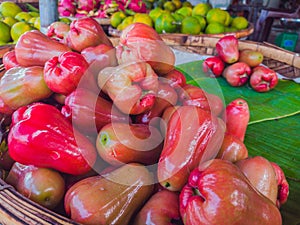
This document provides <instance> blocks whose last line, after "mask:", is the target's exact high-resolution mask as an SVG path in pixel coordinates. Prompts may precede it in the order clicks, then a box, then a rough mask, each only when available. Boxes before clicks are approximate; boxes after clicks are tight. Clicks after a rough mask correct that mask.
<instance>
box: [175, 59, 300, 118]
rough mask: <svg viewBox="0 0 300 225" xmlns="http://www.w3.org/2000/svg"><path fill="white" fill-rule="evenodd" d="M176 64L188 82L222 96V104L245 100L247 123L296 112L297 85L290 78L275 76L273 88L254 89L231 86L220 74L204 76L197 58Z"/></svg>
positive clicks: (299, 88)
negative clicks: (247, 112)
mask: <svg viewBox="0 0 300 225" xmlns="http://www.w3.org/2000/svg"><path fill="white" fill-rule="evenodd" d="M177 68H178V69H179V70H180V71H182V72H183V73H184V74H185V76H186V78H187V82H188V83H190V84H193V85H197V86H200V87H201V88H203V89H204V90H206V91H207V92H209V93H213V94H216V95H218V96H219V97H223V98H224V101H225V103H226V104H228V103H229V102H231V101H232V100H233V99H235V98H238V97H240V98H243V99H245V100H247V102H248V105H249V108H250V122H249V124H252V123H257V122H262V121H266V120H273V119H279V118H282V117H287V116H291V115H295V114H297V113H300V85H299V84H297V83H295V82H293V81H288V80H279V83H278V85H277V86H276V88H275V89H274V90H271V91H269V92H265V93H258V92H256V91H254V90H253V89H252V88H251V87H250V85H249V84H247V85H245V86H242V87H232V86H230V85H228V83H227V82H226V80H225V79H224V78H223V77H219V78H210V77H208V76H207V75H206V74H205V73H203V72H202V61H201V60H200V61H194V62H189V63H185V64H181V65H178V66H177Z"/></svg>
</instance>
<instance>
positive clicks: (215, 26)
mask: <svg viewBox="0 0 300 225" xmlns="http://www.w3.org/2000/svg"><path fill="white" fill-rule="evenodd" d="M224 32H225V26H224V25H223V24H220V23H209V24H208V25H207V26H206V28H205V33H206V34H221V33H224Z"/></svg>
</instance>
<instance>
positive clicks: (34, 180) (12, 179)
mask: <svg viewBox="0 0 300 225" xmlns="http://www.w3.org/2000/svg"><path fill="white" fill-rule="evenodd" d="M5 181H6V182H7V183H8V184H10V185H12V186H14V187H15V188H16V190H17V191H18V192H19V193H21V194H22V195H24V196H25V197H27V198H29V199H31V200H32V201H34V202H36V203H38V204H40V205H42V206H44V207H46V208H48V209H54V208H55V207H56V206H57V205H58V204H59V203H60V202H61V201H62V200H63V197H64V194H65V181H64V179H63V177H62V175H61V174H60V173H58V172H57V171H55V170H52V169H48V168H42V167H36V166H33V165H23V164H20V163H18V162H15V163H14V165H13V167H12V168H11V170H10V171H9V174H8V176H7V178H6V179H5Z"/></svg>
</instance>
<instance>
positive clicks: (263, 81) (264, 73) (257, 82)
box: [250, 66, 278, 92]
mask: <svg viewBox="0 0 300 225" xmlns="http://www.w3.org/2000/svg"><path fill="white" fill-rule="evenodd" d="M277 84H278V76H277V74H276V72H275V71H274V70H272V69H270V68H268V67H265V66H257V67H254V68H253V71H252V74H251V77H250V85H251V87H252V88H253V89H254V90H255V91H257V92H267V91H270V90H272V89H274V88H275V87H276V86H277Z"/></svg>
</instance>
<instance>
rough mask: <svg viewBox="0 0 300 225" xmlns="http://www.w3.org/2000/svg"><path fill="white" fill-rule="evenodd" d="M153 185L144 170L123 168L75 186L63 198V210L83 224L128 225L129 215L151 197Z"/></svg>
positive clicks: (131, 166)
mask: <svg viewBox="0 0 300 225" xmlns="http://www.w3.org/2000/svg"><path fill="white" fill-rule="evenodd" d="M153 183H154V179H153V176H152V174H151V173H150V172H149V171H148V170H147V169H146V168H145V167H144V166H142V165H140V164H132V163H130V164H125V165H124V166H122V167H119V168H118V169H116V170H113V171H112V172H110V173H107V174H105V175H103V176H94V177H90V178H86V179H83V180H81V181H79V182H77V183H76V184H74V185H73V186H72V187H71V188H70V189H69V190H68V191H67V193H66V195H65V199H64V203H65V204H64V205H65V210H66V213H67V214H68V215H70V217H71V218H72V219H73V220H75V221H77V222H79V223H82V224H88V225H89V224H91V225H92V224H107V225H109V224H114V225H129V224H130V223H129V221H130V219H131V217H132V215H133V214H134V213H135V212H137V211H139V210H140V209H141V208H142V206H143V204H144V203H145V202H146V201H147V199H148V198H149V197H150V196H151V194H152V193H153V188H154V185H153Z"/></svg>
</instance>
